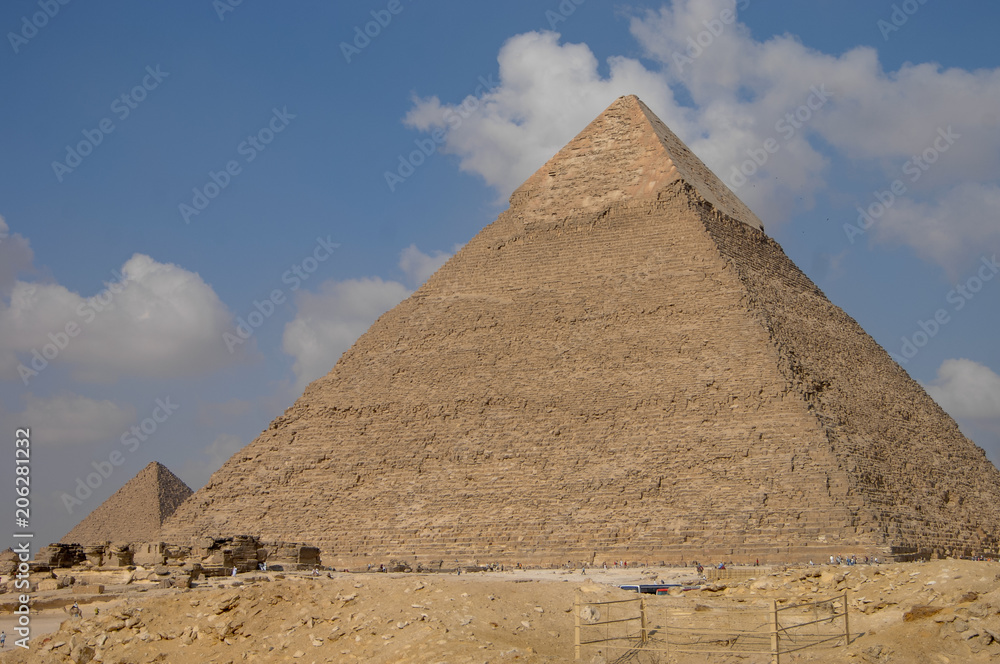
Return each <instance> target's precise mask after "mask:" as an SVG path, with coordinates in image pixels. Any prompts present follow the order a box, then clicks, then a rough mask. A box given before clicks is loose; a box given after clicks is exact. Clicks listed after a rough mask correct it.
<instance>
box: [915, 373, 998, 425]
mask: <svg viewBox="0 0 1000 664" xmlns="http://www.w3.org/2000/svg"><path fill="white" fill-rule="evenodd" d="M925 387H926V389H927V393H928V394H930V395H931V397H933V398H934V400H935V401H937V402H938V403H939V404H940V405H941V407H942V408H944V409H945V410H946V411H948V413H950V414H951V415H952V417H973V418H987V419H992V418H1000V376H998V375H997V374H996V373H995V372H994V371H993V370H992V369H990V368H989V367H987V366H985V365H982V364H979V363H978V362H973V361H972V360H966V359H958V360H945V361H944V362H942V363H941V366H940V367H938V375H937V379H936V380H935V381H934V382H933V383H932V384H930V385H927V386H925Z"/></svg>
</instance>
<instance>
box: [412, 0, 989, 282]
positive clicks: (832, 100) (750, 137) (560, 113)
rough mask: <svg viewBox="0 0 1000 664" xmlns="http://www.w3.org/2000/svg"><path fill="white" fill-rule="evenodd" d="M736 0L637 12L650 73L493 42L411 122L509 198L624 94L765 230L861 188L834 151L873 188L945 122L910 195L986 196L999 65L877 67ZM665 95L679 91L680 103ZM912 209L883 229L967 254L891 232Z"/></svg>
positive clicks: (557, 47)
mask: <svg viewBox="0 0 1000 664" xmlns="http://www.w3.org/2000/svg"><path fill="white" fill-rule="evenodd" d="M746 4H747V3H745V2H742V1H737V2H734V1H733V0H675V1H674V2H672V3H670V4H668V5H665V6H664V7H662V8H661V9H659V10H655V11H653V10H650V11H644V12H638V13H636V14H635V15H633V16H632V18H631V22H630V29H631V32H632V35H633V36H634V38H635V39H636V40H637V42H638V44H639V46H640V47H641V48H642V50H643V52H644V54H645V55H646V56H648V57H649V58H651V59H652V60H654V61H656V62H657V63H658V65H659V66H658V67H657V68H655V69H654V68H648V67H646V66H645V65H643V64H642V63H641V62H639V61H638V60H634V59H629V58H625V57H620V56H615V57H612V58H609V59H608V62H607V65H608V67H607V74H606V75H602V74H601V72H600V71H599V63H598V61H597V59H596V58H595V57H594V55H593V53H592V52H591V50H590V49H589V47H588V46H587V45H585V44H568V43H561V42H560V38H559V35H558V34H556V33H553V32H541V33H539V32H530V33H526V34H522V35H518V36H516V37H513V38H511V39H510V40H508V41H507V42H506V43H505V44H504V45H503V47H502V48H501V49H500V52H499V55H498V58H497V59H498V63H499V73H500V84H499V85H497V86H496V87H495V88H493V89H492V90H490V91H487V92H485V93H484V94H482V95H480V96H479V97H467V98H466V99H464V100H462V101H461V102H459V103H455V104H448V103H443V102H442V101H441V100H440V99H439V98H437V97H434V96H430V97H418V98H416V99H415V100H414V104H413V107H412V108H411V110H410V112H409V113H408V114H407V116H406V118H405V123H406V125H407V126H410V127H412V128H415V129H418V130H421V131H433V130H436V129H443V130H444V131H445V144H444V147H443V150H444V151H445V152H450V153H453V154H456V155H458V157H459V159H460V167H461V168H462V169H463V170H465V171H469V172H473V173H476V174H478V175H480V176H481V177H482V178H483V179H484V180H485V181H486V182H487V183H488V184H490V185H492V186H493V187H495V188H496V189H497V190H498V192H499V193H500V194H501V195H507V194H509V193H510V192H511V191H512V190H513V189H514V188H515V187H516V186H517V185H519V184H520V183H521V182H522V181H523V180H524V179H526V178H527V177H528V176H529V175H530V174H531V173H532V172H534V171H535V170H537V169H538V168H539V167H540V166H541V165H542V164H543V163H544V162H545V161H546V160H547V159H548V158H549V157H551V156H552V155H553V154H554V153H555V152H556V151H557V150H558V149H559V148H561V147H562V146H563V145H564V144H565V143H566V142H567V141H569V140H570V139H571V138H572V137H573V135H575V134H576V133H577V132H579V130H580V129H582V128H583V127H584V126H585V125H586V124H587V123H588V122H589V121H590V120H592V119H593V118H594V116H596V115H597V114H598V113H599V112H600V111H601V110H603V109H604V108H605V107H606V106H607V105H608V104H610V103H611V102H612V101H613V100H614V99H615V98H616V97H618V96H620V95H623V94H633V93H634V94H637V95H639V97H640V98H642V99H643V100H644V101H645V102H646V104H647V105H648V106H649V107H650V108H651V109H652V110H653V111H654V112H655V113H656V114H657V115H659V116H660V118H661V119H663V121H664V122H665V123H667V125H668V126H670V127H671V129H673V130H674V132H675V133H676V134H677V135H678V136H679V137H680V138H681V139H682V140H684V141H685V142H686V143H687V144H688V145H689V146H690V147H691V149H692V150H694V152H695V153H696V154H698V156H699V157H700V158H701V159H702V160H703V161H704V162H705V163H706V164H707V165H708V166H709V167H710V168H712V169H713V170H714V171H715V172H716V173H717V174H718V175H719V176H720V177H721V178H722V179H723V180H724V181H725V182H726V183H727V184H729V185H730V186H731V187H732V188H734V189H735V190H736V193H737V194H738V195H739V196H740V197H741V198H743V199H744V201H745V202H746V203H747V204H748V205H750V207H751V208H752V209H754V211H755V212H757V214H758V216H760V217H761V218H762V219H764V220H765V223H766V225H767V226H768V227H769V228H774V226H775V225H777V224H780V223H782V222H783V221H785V220H787V219H788V218H789V216H790V215H791V214H792V213H793V212H795V211H798V210H802V209H808V208H809V207H811V206H812V205H813V201H814V199H815V196H816V195H818V194H820V193H825V194H830V195H834V196H836V197H837V198H839V199H843V198H844V196H845V193H846V195H847V197H848V198H853V197H855V196H856V195H857V194H853V193H848V192H836V191H831V190H830V189H829V187H830V185H829V180H830V178H829V175H830V173H829V164H830V162H831V157H832V156H834V155H836V156H838V157H840V158H843V159H845V160H848V161H851V162H853V163H854V164H856V165H858V166H859V167H860V168H864V169H868V170H875V171H879V172H882V173H883V174H884V178H885V179H884V180H881V181H879V182H876V183H875V185H873V187H872V188H873V189H874V188H875V187H876V186H882V187H883V188H884V186H886V185H888V184H889V183H891V182H892V180H894V179H895V178H897V177H900V169H901V167H902V166H903V165H904V164H905V162H906V161H907V160H910V159H912V158H913V157H914V156H921V155H923V154H924V152H925V150H927V149H929V148H930V147H932V146H933V142H934V140H935V139H936V138H937V136H938V131H939V130H945V131H947V130H948V129H949V128H951V131H952V132H953V133H954V134H956V135H958V136H959V138H958V139H957V140H956V141H955V143H954V144H953V145H952V146H950V148H949V150H948V152H947V154H943V155H940V159H939V161H938V164H939V165H932V167H931V168H928V169H925V170H922V171H921V178H920V181H919V182H914V183H911V182H909V181H907V185H908V187H909V190H910V191H909V192H908V193H910V194H919V195H920V196H921V197H922V198H921V199H920V200H923V201H924V202H925V204H926V205H927V206H928V207H927V209H926V213H927V214H934V213H936V212H937V211H938V207H943V205H942V206H939V205H938V202H939V200H943V199H942V198H941V197H943V196H944V197H946V196H947V195H948V192H951V191H954V190H956V188H958V187H959V185H960V184H964V183H971V184H965V185H964V186H966V187H979V188H980V192H979V194H980V198H988V196H987V194H989V192H990V191H991V190H992V189H994V188H995V186H996V183H997V173H998V172H1000V131H998V128H1000V114H998V112H997V110H996V109H997V108H1000V69H984V70H977V71H965V70H962V69H956V68H950V69H945V68H943V67H941V66H940V65H937V64H934V63H918V64H911V63H906V64H904V65H902V66H901V67H900V68H899V69H898V70H896V71H888V72H887V71H885V70H884V69H883V68H882V66H881V64H880V62H879V60H878V53H877V52H876V51H875V50H874V49H872V48H866V47H859V48H854V49H852V50H850V51H848V52H846V53H843V54H840V55H836V56H834V55H829V54H826V53H822V52H820V51H817V50H815V49H812V48H809V47H807V46H805V45H803V44H802V43H801V42H800V41H798V40H797V39H796V38H795V37H793V36H789V35H782V36H777V37H774V38H771V39H768V40H767V41H759V40H756V39H755V38H754V37H753V35H752V34H751V32H750V31H749V29H748V28H747V27H746V26H744V25H742V24H740V23H739V21H738V18H737V17H735V16H734V15H730V14H727V13H726V12H727V10H730V9H732V8H733V7H734V5H735V6H736V7H737V8H739V7H742V6H745V5H746ZM706 23H707V24H708V25H709V26H710V27H711V28H712V30H709V27H707V26H706ZM713 31H714V33H717V34H713ZM692 44H695V46H692ZM673 90H677V91H678V92H679V93H680V92H682V93H683V97H682V99H683V102H679V101H678V98H675V96H674V93H673ZM810 105H811V106H812V108H810ZM768 139H773V140H774V141H775V142H776V144H777V146H778V150H777V151H776V152H774V153H773V154H769V155H767V156H766V160H765V161H764V164H763V166H754V165H753V164H750V166H751V167H753V168H747V169H745V170H749V171H754V172H753V173H752V175H751V176H750V177H749V178H748V180H747V182H746V183H745V184H743V183H740V182H739V177H738V176H737V171H734V168H737V167H739V166H740V165H744V166H746V165H747V160H748V159H750V155H751V153H756V154H758V155H760V154H761V152H760V150H761V148H762V146H763V145H764V144H765V142H766V141H767V140H768ZM772 145H774V144H772ZM864 195H865V196H866V197H867V196H870V190H866V191H865V194H864ZM858 203H859V204H860V203H867V199H865V200H859V201H858ZM914 206H915V207H917V208H919V204H917V203H914V204H912V206H900V212H897V213H896V215H898V216H897V218H896V221H895V223H894V224H890V225H887V226H886V231H885V233H886V235H885V236H884V237H885V239H887V240H891V241H894V242H899V243H904V244H908V245H911V246H914V248H915V249H916V250H917V251H918V253H920V255H921V256H923V257H924V258H926V259H927V260H930V261H933V262H936V263H938V264H941V265H942V266H944V267H946V268H948V269H955V268H956V267H958V266H957V264H956V262H958V261H961V260H963V259H962V258H961V256H962V253H963V252H962V251H945V250H938V251H930V250H928V248H927V245H928V241H927V240H926V237H925V236H923V235H922V234H921V233H920V232H919V231H909V230H903V231H901V230H900V229H899V228H897V226H899V225H904V224H906V223H907V217H905V216H903V215H904V212H907V213H909V218H910V220H912V221H914V225H916V226H920V225H921V224H924V225H926V224H927V223H929V222H928V221H927V219H926V217H925V215H921V214H919V212H920V210H919V209H916V210H914V209H909V208H912V207H914ZM994 209H996V208H994ZM947 216H948V220H946V221H939V222H937V224H938V225H939V226H942V227H945V226H947V227H948V228H950V233H951V236H952V237H951V242H950V244H954V243H956V242H957V243H958V244H961V245H965V244H968V245H974V244H975V243H976V242H977V240H978V239H979V236H980V235H981V234H982V232H983V231H982V228H980V227H979V226H977V225H975V224H973V223H972V222H970V221H968V220H965V223H959V222H958V220H957V219H956V218H955V215H947Z"/></svg>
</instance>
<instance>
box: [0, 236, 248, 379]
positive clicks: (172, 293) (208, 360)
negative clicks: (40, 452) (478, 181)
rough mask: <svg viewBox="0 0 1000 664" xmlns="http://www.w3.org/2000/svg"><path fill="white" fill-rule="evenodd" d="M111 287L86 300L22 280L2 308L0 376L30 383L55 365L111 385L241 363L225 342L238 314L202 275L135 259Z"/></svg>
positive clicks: (54, 287)
mask: <svg viewBox="0 0 1000 664" xmlns="http://www.w3.org/2000/svg"><path fill="white" fill-rule="evenodd" d="M119 277H120V278H119ZM106 286H107V287H106V288H105V289H104V290H102V291H101V292H100V293H96V294H94V295H91V296H88V297H85V296H82V295H80V294H78V293H75V292H72V291H70V290H69V289H68V288H66V287H64V286H62V285H60V284H55V283H27V282H23V281H18V282H16V283H15V284H14V286H13V288H12V291H11V296H10V302H9V304H3V303H0V375H2V376H3V377H4V378H6V379H13V380H18V379H21V380H24V381H26V382H28V383H30V381H32V380H34V379H36V378H37V375H36V373H40V372H41V371H44V370H45V368H46V364H45V362H50V363H52V364H60V365H65V366H68V367H70V368H71V369H72V372H73V376H74V378H76V379H77V380H80V381H85V382H109V381H114V380H116V379H118V378H121V377H125V376H153V377H160V378H162V377H175V376H183V375H195V374H200V373H204V372H207V371H211V370H214V369H217V368H219V367H222V366H224V365H226V364H228V363H231V362H233V361H235V360H236V356H234V355H231V354H229V353H226V352H225V347H224V345H223V343H222V341H221V339H222V333H223V332H224V331H226V330H227V329H229V328H230V327H231V325H232V323H231V321H232V314H231V313H230V312H229V310H228V309H227V308H226V307H225V305H224V304H223V303H222V302H221V301H220V300H219V298H218V296H217V295H216V294H215V291H214V290H212V287H211V286H209V285H208V284H206V283H205V282H204V281H203V280H202V278H201V277H200V276H199V275H198V274H196V273H194V272H189V271H187V270H185V269H183V268H181V267H178V266H177V265H173V264H169V263H159V262H157V261H155V260H153V259H152V258H150V257H149V256H146V255H143V254H135V255H134V256H132V258H130V259H129V260H128V261H127V262H126V263H125V265H124V266H122V268H121V272H120V275H116V278H114V279H112V280H109V282H108V283H107V284H106ZM39 358H41V359H39ZM43 361H44V362H43ZM28 370H30V372H29V371H28ZM31 372H36V373H31Z"/></svg>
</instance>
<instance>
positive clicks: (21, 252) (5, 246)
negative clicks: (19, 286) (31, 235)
mask: <svg viewBox="0 0 1000 664" xmlns="http://www.w3.org/2000/svg"><path fill="white" fill-rule="evenodd" d="M32 259H33V254H32V251H31V245H29V244H28V241H27V240H26V239H25V238H24V237H22V236H21V235H18V234H17V233H11V232H10V227H9V226H8V225H7V222H6V221H5V220H4V218H3V217H0V298H2V297H8V296H9V295H10V292H11V289H12V288H13V287H14V284H15V283H16V282H17V275H18V274H19V273H20V272H24V271H27V270H30V269H31V267H32Z"/></svg>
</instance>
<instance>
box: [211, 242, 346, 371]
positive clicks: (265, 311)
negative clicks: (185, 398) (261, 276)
mask: <svg viewBox="0 0 1000 664" xmlns="http://www.w3.org/2000/svg"><path fill="white" fill-rule="evenodd" d="M339 247H340V245H339V244H337V243H335V242H333V241H332V240H331V239H330V236H329V235H327V236H326V238H325V239H324V238H321V237H318V238H316V244H315V246H314V247H313V250H312V253H311V254H309V255H308V256H306V257H305V258H303V259H302V260H301V261H299V262H298V263H295V264H294V265H292V266H291V267H290V268H288V269H287V270H285V271H284V272H283V273H282V274H281V283H283V284H287V285H288V286H289V289H288V290H290V291H291V292H293V293H294V292H295V291H297V290H298V289H299V288H301V287H302V282H304V281H306V280H308V279H309V277H311V276H312V275H313V274H314V273H315V272H316V270H318V269H319V266H320V263H324V262H326V261H327V260H329V259H330V256H332V255H333V250H334V249H337V248H339ZM286 299H287V296H286V295H285V290H284V289H283V288H275V289H274V290H272V291H271V292H270V294H269V295H268V296H267V297H266V298H264V300H263V301H262V302H258V301H257V300H254V301H253V310H252V311H251V312H250V313H248V314H247V315H246V317H245V318H244V317H243V316H238V317H237V318H236V334H233V333H232V332H223V333H222V342H223V343H224V344H226V349H227V350H228V351H229V352H230V353H234V352H236V348H237V347H239V346H242V345H243V344H244V343H246V342H247V341H248V340H249V339H250V337H252V336H253V335H254V333H255V332H256V331H257V329H258V328H260V326H262V325H263V324H264V321H266V320H267V319H268V318H270V317H271V316H273V315H274V312H275V311H277V309H278V306H279V305H281V304H284V303H285V300H286Z"/></svg>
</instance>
